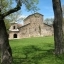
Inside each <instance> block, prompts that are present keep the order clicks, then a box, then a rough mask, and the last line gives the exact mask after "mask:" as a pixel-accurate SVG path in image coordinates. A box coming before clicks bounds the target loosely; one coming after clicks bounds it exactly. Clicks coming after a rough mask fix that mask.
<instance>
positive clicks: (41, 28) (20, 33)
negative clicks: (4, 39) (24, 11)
mask: <svg viewBox="0 0 64 64" xmlns="http://www.w3.org/2000/svg"><path fill="white" fill-rule="evenodd" d="M43 21H44V20H43V15H42V14H40V13H34V14H31V15H29V16H28V17H27V18H25V19H24V25H21V24H18V23H11V27H10V29H9V39H21V38H28V37H39V36H52V35H53V27H52V26H50V25H47V24H45V23H44V22H43Z"/></svg>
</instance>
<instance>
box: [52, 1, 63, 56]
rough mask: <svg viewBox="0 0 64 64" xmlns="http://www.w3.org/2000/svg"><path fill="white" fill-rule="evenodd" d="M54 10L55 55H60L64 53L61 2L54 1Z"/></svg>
mask: <svg viewBox="0 0 64 64" xmlns="http://www.w3.org/2000/svg"><path fill="white" fill-rule="evenodd" d="M52 3H53V10H54V24H53V28H54V42H55V54H57V55H59V54H62V53H64V40H63V30H62V22H63V15H62V8H61V1H60V0H52Z"/></svg>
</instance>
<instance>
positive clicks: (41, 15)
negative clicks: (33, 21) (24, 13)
mask: <svg viewBox="0 0 64 64" xmlns="http://www.w3.org/2000/svg"><path fill="white" fill-rule="evenodd" d="M36 15H41V16H44V15H42V14H40V13H34V14H31V15H29V16H28V17H26V18H25V19H24V21H25V20H27V19H28V18H29V17H31V16H36Z"/></svg>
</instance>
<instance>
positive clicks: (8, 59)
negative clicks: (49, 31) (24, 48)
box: [0, 0, 37, 64]
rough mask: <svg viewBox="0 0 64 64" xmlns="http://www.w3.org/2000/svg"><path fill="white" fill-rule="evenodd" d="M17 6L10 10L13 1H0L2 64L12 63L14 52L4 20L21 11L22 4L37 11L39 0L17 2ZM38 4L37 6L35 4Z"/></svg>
mask: <svg viewBox="0 0 64 64" xmlns="http://www.w3.org/2000/svg"><path fill="white" fill-rule="evenodd" d="M15 1H16V3H17V5H16V7H15V8H13V9H12V8H11V9H10V8H9V6H10V3H9V2H11V0H0V46H1V64H11V63H12V50H11V47H10V45H9V40H8V34H7V31H6V26H5V23H4V18H5V17H6V16H8V15H10V14H11V13H14V12H17V11H18V10H20V9H21V6H22V3H23V4H25V6H26V8H27V9H28V10H34V11H35V10H37V7H36V4H37V0H15ZM35 2H36V4H35Z"/></svg>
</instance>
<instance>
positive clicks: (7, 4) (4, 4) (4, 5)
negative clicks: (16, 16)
mask: <svg viewBox="0 0 64 64" xmlns="http://www.w3.org/2000/svg"><path fill="white" fill-rule="evenodd" d="M11 4H12V1H11V0H0V6H1V13H4V12H6V11H8V10H9V9H10V8H11V7H12V6H11Z"/></svg>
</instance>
